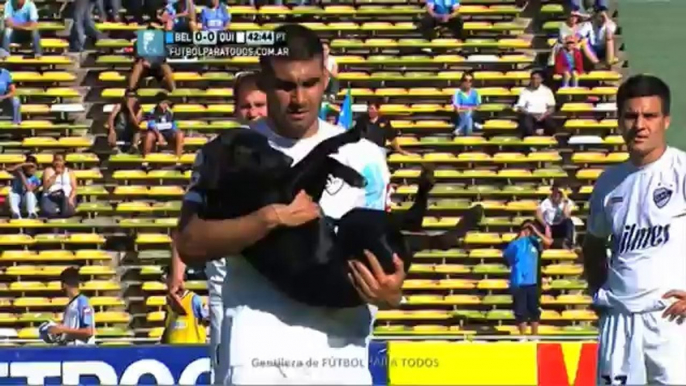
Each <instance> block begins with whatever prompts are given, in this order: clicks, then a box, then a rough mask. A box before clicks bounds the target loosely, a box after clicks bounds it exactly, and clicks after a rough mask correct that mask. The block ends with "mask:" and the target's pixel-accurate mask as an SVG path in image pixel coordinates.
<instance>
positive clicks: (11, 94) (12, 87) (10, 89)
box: [2, 76, 17, 99]
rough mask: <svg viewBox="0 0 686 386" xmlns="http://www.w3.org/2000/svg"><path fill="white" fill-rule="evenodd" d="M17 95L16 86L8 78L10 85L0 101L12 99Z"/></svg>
mask: <svg viewBox="0 0 686 386" xmlns="http://www.w3.org/2000/svg"><path fill="white" fill-rule="evenodd" d="M16 93H17V86H15V85H14V83H12V77H11V76H10V83H9V85H8V86H7V93H6V94H5V95H3V96H2V99H8V98H13V97H14V94H16Z"/></svg>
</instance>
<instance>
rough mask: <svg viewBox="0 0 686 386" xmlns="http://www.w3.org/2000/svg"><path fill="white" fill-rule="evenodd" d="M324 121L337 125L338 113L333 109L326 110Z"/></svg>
mask: <svg viewBox="0 0 686 386" xmlns="http://www.w3.org/2000/svg"><path fill="white" fill-rule="evenodd" d="M326 121H327V122H329V123H330V124H332V125H334V126H335V125H337V124H338V113H337V112H335V111H333V110H328V111H327V112H326Z"/></svg>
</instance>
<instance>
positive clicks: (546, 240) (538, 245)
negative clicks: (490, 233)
mask: <svg viewBox="0 0 686 386" xmlns="http://www.w3.org/2000/svg"><path fill="white" fill-rule="evenodd" d="M551 244H552V240H551V239H550V234H549V233H548V232H545V233H543V232H541V231H540V229H538V227H536V225H535V224H534V223H533V222H532V221H530V220H527V221H524V223H522V225H521V227H520V229H519V234H518V235H517V238H516V239H514V240H512V241H510V243H509V244H507V247H506V248H505V250H504V251H503V257H504V258H505V262H506V263H507V265H508V266H509V267H510V291H511V292H512V306H513V311H514V316H515V321H516V323H517V327H518V329H519V333H520V334H521V335H524V334H526V327H527V323H529V324H531V334H532V335H538V323H539V320H540V318H541V309H540V300H541V299H540V296H541V291H540V286H541V284H542V283H541V265H540V254H541V252H542V251H543V250H544V249H546V248H548V247H550V245H551Z"/></svg>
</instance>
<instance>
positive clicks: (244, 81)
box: [233, 71, 260, 100]
mask: <svg viewBox="0 0 686 386" xmlns="http://www.w3.org/2000/svg"><path fill="white" fill-rule="evenodd" d="M259 79H260V73H259V72H258V71H245V72H239V73H238V74H236V78H235V79H234V81H233V98H234V100H236V99H237V98H238V95H239V94H240V93H241V89H242V88H243V87H246V86H247V85H249V84H251V83H252V84H254V85H255V87H256V88H259Z"/></svg>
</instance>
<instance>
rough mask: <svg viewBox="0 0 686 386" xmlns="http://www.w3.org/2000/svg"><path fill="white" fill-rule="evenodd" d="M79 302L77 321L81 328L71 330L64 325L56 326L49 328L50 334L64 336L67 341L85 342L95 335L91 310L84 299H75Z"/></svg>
mask: <svg viewBox="0 0 686 386" xmlns="http://www.w3.org/2000/svg"><path fill="white" fill-rule="evenodd" d="M77 301H78V302H79V309H78V313H79V319H80V320H79V321H80V325H81V326H82V327H80V328H72V327H67V326H65V325H64V324H58V325H56V326H53V327H51V328H50V330H49V331H50V333H51V334H65V335H67V337H68V340H75V339H78V340H81V341H87V340H88V339H90V338H91V337H92V336H93V335H95V321H94V320H93V308H92V307H91V306H90V304H88V301H87V300H86V298H84V297H80V298H79V299H77Z"/></svg>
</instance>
